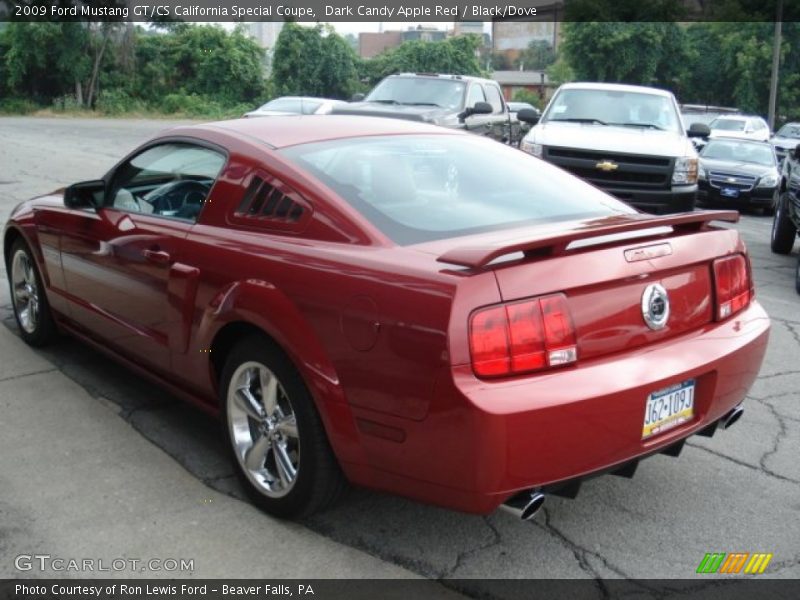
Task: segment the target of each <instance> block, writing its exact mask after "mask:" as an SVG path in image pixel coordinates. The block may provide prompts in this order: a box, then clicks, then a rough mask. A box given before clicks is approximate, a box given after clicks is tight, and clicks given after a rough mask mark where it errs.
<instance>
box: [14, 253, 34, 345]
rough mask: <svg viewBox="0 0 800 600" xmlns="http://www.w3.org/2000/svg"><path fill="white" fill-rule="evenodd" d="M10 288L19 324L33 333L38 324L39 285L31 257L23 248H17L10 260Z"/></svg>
mask: <svg viewBox="0 0 800 600" xmlns="http://www.w3.org/2000/svg"><path fill="white" fill-rule="evenodd" d="M11 288H12V294H13V296H14V297H13V299H12V300H13V302H14V310H15V311H16V313H17V318H18V319H19V324H20V326H21V327H22V328H23V329H24V330H25V331H26V332H28V333H33V332H34V331H36V326H37V325H38V324H39V286H38V284H37V283H36V273H35V271H34V266H33V264H32V262H31V258H30V256H29V255H28V253H27V252H25V251H24V250H17V252H16V254H14V258H13V259H12V261H11Z"/></svg>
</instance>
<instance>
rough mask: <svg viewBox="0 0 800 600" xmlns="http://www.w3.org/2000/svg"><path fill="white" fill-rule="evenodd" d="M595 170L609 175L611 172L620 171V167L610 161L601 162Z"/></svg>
mask: <svg viewBox="0 0 800 600" xmlns="http://www.w3.org/2000/svg"><path fill="white" fill-rule="evenodd" d="M595 168H596V169H600V170H601V171H605V172H606V173H608V172H609V171H616V170H617V169H619V165H618V164H617V163H615V162H613V161H610V160H601V161H600V162H599V163H597V164H596V165H595Z"/></svg>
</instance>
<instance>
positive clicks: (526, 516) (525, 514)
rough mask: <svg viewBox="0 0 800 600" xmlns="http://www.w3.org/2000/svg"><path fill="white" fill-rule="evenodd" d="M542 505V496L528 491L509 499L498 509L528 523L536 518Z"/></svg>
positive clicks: (533, 491) (537, 492)
mask: <svg viewBox="0 0 800 600" xmlns="http://www.w3.org/2000/svg"><path fill="white" fill-rule="evenodd" d="M542 505H544V494H543V493H542V492H539V491H536V490H530V491H527V492H522V493H521V494H517V495H516V496H514V497H513V498H510V499H509V500H507V501H506V502H505V503H504V504H501V505H500V508H501V509H503V510H504V511H506V512H508V513H511V514H512V515H514V516H515V517H517V518H519V519H522V520H523V521H528V520H530V519H532V518H533V517H534V516H536V513H538V512H539V509H540V508H542Z"/></svg>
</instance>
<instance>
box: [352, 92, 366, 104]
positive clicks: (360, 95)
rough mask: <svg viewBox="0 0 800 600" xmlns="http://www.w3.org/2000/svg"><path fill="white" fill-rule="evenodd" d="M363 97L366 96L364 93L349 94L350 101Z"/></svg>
mask: <svg viewBox="0 0 800 600" xmlns="http://www.w3.org/2000/svg"><path fill="white" fill-rule="evenodd" d="M364 98H366V96H365V95H364V94H361V93H358V94H353V95H352V96H350V102H361V101H362V100H363V99H364Z"/></svg>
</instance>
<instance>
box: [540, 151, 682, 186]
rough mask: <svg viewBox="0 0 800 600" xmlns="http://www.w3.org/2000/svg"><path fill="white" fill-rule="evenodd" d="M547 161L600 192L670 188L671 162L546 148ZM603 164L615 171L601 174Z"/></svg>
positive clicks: (644, 157)
mask: <svg viewBox="0 0 800 600" xmlns="http://www.w3.org/2000/svg"><path fill="white" fill-rule="evenodd" d="M544 158H545V159H546V160H547V161H549V162H551V163H553V164H555V165H558V166H559V167H561V168H562V169H566V170H567V171H570V172H571V173H573V174H574V175H577V176H578V177H580V178H582V179H584V180H586V181H588V182H590V183H593V184H594V185H596V186H597V187H599V188H616V189H619V188H630V189H632V190H633V189H636V188H638V189H647V190H660V189H663V190H666V189H670V187H671V180H672V167H673V159H671V158H662V157H657V156H641V155H635V154H620V153H608V152H597V151H591V150H574V149H571V148H547V147H546V148H545V155H544ZM601 163H613V164H614V165H616V168H615V169H613V170H602V169H600V168H598V166H597V165H598V164H601Z"/></svg>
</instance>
